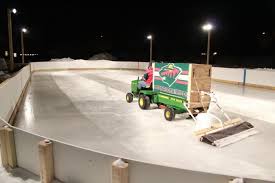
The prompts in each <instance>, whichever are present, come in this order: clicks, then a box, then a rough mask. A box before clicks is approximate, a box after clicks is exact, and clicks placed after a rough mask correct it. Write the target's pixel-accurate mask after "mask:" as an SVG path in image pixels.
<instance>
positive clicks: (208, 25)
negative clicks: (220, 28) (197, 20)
mask: <svg viewBox="0 0 275 183" xmlns="http://www.w3.org/2000/svg"><path fill="white" fill-rule="evenodd" d="M212 28H213V26H212V25H211V24H209V23H208V24H205V25H203V26H202V29H203V30H204V31H207V32H208V38H207V59H206V64H207V65H208V64H209V56H210V32H211V30H212Z"/></svg>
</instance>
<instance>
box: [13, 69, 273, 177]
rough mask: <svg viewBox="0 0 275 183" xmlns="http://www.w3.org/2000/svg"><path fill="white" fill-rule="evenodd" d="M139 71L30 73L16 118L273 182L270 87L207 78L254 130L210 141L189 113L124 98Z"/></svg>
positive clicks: (51, 133)
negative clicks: (239, 137) (225, 142)
mask: <svg viewBox="0 0 275 183" xmlns="http://www.w3.org/2000/svg"><path fill="white" fill-rule="evenodd" d="M138 75H142V72H140V71H119V70H90V71H57V72H35V73H33V75H32V78H31V82H30V85H29V87H28V90H27V93H26V96H25V98H24V100H23V102H22V104H21V107H20V109H19V112H18V114H17V117H16V119H15V125H16V126H17V127H20V128H22V129H25V130H27V131H30V132H33V133H37V134H39V135H42V136H46V137H48V138H52V139H56V140H58V141H62V142H65V143H70V144H73V145H76V146H80V147H84V148H88V149H91V150H94V151H98V152H102V153H105V154H110V155H115V156H117V157H122V158H126V159H132V160H138V161H142V162H148V163H152V164H158V165H164V166H169V167H176V168H182V169H187V170H192V171H200V172H208V173H214V174H222V175H230V176H235V177H244V178H252V179H261V180H269V181H275V160H274V151H275V135H274V131H275V124H274V123H275V114H274V108H275V92H274V91H271V90H264V89H255V88H249V87H242V86H236V85H230V84H221V83H215V82H214V83H212V89H213V91H214V92H215V93H216V94H217V97H218V99H219V102H220V105H221V106H223V107H224V109H225V110H226V111H228V112H229V114H230V115H231V116H232V117H240V116H241V117H242V119H244V120H247V121H249V122H250V123H252V124H253V125H254V126H255V127H256V128H257V129H258V130H259V131H260V133H259V134H257V135H255V136H252V137H249V138H247V139H245V140H243V141H240V142H237V143H235V144H233V145H230V146H227V147H224V148H216V147H212V146H209V145H207V144H203V143H201V142H199V141H198V139H197V138H196V137H195V136H194V135H193V134H192V130H193V128H194V122H193V120H187V119H185V117H186V116H185V115H177V117H176V120H175V121H174V122H167V121H166V120H165V119H164V117H163V109H157V107H156V106H155V105H151V108H150V109H149V110H141V109H140V108H139V106H138V104H137V100H135V101H134V102H133V103H130V104H129V103H127V102H126V101H125V94H126V93H127V92H128V91H130V81H131V80H133V79H136V78H137V76H138Z"/></svg>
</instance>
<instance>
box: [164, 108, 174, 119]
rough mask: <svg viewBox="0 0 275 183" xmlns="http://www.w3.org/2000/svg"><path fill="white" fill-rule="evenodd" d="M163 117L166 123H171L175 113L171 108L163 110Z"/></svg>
mask: <svg viewBox="0 0 275 183" xmlns="http://www.w3.org/2000/svg"><path fill="white" fill-rule="evenodd" d="M164 117H165V119H166V120H167V121H172V120H173V119H175V111H174V109H173V108H169V107H167V108H165V110H164Z"/></svg>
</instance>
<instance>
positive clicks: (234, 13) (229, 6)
mask: <svg viewBox="0 0 275 183" xmlns="http://www.w3.org/2000/svg"><path fill="white" fill-rule="evenodd" d="M0 1H1V2H0V13H1V14H0V24H1V26H0V35H1V36H0V51H1V52H0V53H1V55H2V56H3V54H4V50H7V48H8V44H7V43H8V37H7V35H8V33H7V15H6V8H9V7H10V8H11V7H15V8H17V10H18V14H17V15H15V16H13V29H14V30H13V35H14V47H15V50H20V34H19V32H20V28H21V27H22V26H26V27H27V28H28V29H29V31H30V32H29V33H28V34H27V35H26V38H25V42H26V52H29V53H30V52H31V53H38V54H40V57H39V59H48V58H50V57H51V58H53V57H54V58H56V57H72V58H84V59H87V58H89V57H90V56H92V55H94V54H96V53H100V52H108V53H111V54H112V55H114V56H115V57H117V58H118V59H120V60H147V59H148V57H149V42H148V40H146V35H147V34H149V33H151V34H152V35H153V36H154V40H153V51H154V56H153V58H154V59H158V60H198V59H204V58H202V56H201V53H202V52H206V43H207V33H205V32H203V31H202V29H201V26H202V25H203V24H204V23H205V22H211V23H212V24H213V25H214V26H215V29H214V30H213V31H212V37H211V38H212V39H211V41H212V42H211V44H212V45H211V51H212V53H213V52H217V53H218V55H217V58H233V57H238V58H246V59H247V58H250V57H251V58H258V57H261V58H266V57H267V59H274V51H275V49H274V43H272V42H274V38H275V32H274V31H275V29H274V27H275V26H274V25H275V1H272V0H270V1H264V0H262V1H258V2H257V3H256V2H252V1H247V2H242V3H241V1H240V2H234V1H230V3H229V2H227V3H225V2H222V1H217V2H215V1H211V2H205V1H202V2H200V1H195V0H194V1H192V3H186V2H183V4H181V5H180V4H179V3H177V4H173V3H172V2H171V3H170V4H169V3H166V4H164V3H159V2H154V3H148V2H141V1H140V3H138V1H133V3H131V1H129V2H128V4H123V3H117V4H114V2H112V3H109V2H108V1H104V2H101V3H94V1H90V3H87V2H86V3H83V2H81V1H72V2H68V1H59V3H57V2H58V1H23V0H9V1H7V0H0ZM190 2H191V1H190ZM263 32H265V34H263ZM37 59H38V58H37ZM244 60H245V59H244ZM244 60H243V62H244V63H245V62H250V61H244ZM241 62H242V61H241ZM253 62H259V60H258V61H253ZM267 63H268V64H271V65H272V64H274V63H272V60H269V61H267ZM239 64H240V63H239Z"/></svg>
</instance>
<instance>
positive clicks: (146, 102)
mask: <svg viewBox="0 0 275 183" xmlns="http://www.w3.org/2000/svg"><path fill="white" fill-rule="evenodd" d="M138 105H139V107H140V108H141V109H148V108H149V107H150V98H149V97H148V96H146V95H140V96H139V98H138Z"/></svg>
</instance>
